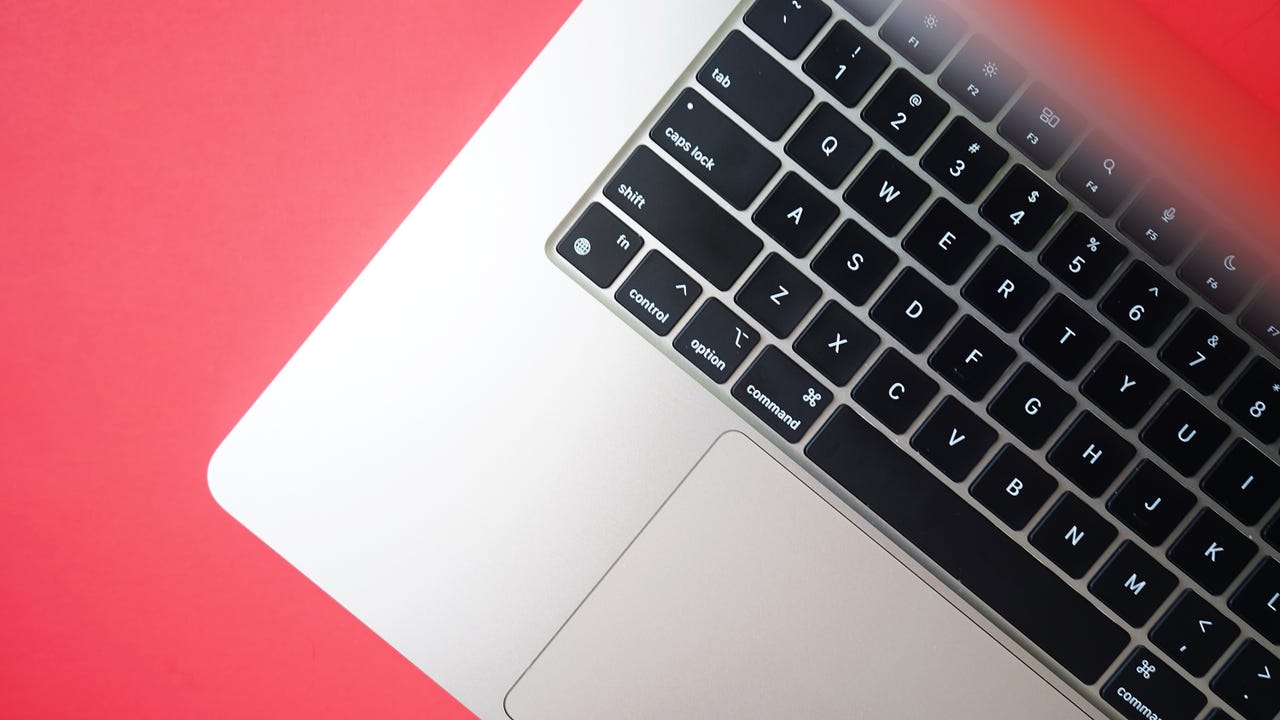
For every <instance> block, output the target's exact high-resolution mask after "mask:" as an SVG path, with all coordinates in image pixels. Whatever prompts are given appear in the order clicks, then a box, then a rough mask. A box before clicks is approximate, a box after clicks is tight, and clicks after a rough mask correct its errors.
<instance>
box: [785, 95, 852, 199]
mask: <svg viewBox="0 0 1280 720" xmlns="http://www.w3.org/2000/svg"><path fill="white" fill-rule="evenodd" d="M870 147H871V138H870V137H869V136H868V135H867V134H866V133H864V132H862V131H861V130H859V129H858V128H856V127H854V126H853V123H851V122H849V121H848V120H846V119H845V117H844V115H843V114H842V113H841V112H840V111H839V110H836V109H835V108H834V107H832V106H830V105H828V104H827V103H822V104H820V105H818V107H817V108H815V109H814V111H813V112H812V113H810V114H809V117H808V119H807V120H805V121H804V125H802V126H800V129H799V130H797V131H796V134H795V135H793V136H792V138H791V140H789V141H788V142H787V154H788V155H790V156H791V157H792V158H793V159H794V160H795V161H796V162H798V163H800V167H802V168H804V169H805V170H808V171H809V172H810V173H811V174H812V175H813V176H814V177H815V178H817V179H818V182H820V183H822V184H823V185H826V186H827V187H829V188H834V187H836V186H837V185H839V184H840V183H842V182H844V179H845V178H846V177H848V176H849V172H850V171H852V170H853V166H854V165H857V164H858V161H859V160H861V159H862V156H863V155H866V154H867V149H868V148H870Z"/></svg>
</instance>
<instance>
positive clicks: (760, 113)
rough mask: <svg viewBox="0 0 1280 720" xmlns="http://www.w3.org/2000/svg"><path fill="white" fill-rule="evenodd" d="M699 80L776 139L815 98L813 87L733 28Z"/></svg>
mask: <svg viewBox="0 0 1280 720" xmlns="http://www.w3.org/2000/svg"><path fill="white" fill-rule="evenodd" d="M698 82H699V83H700V84H701V85H702V86H703V87H704V88H706V89H707V90H709V91H711V94H712V95H715V96H716V97H718V98H720V100H722V101H723V102H724V104H725V105H728V106H729V108H730V109H731V110H733V111H734V112H736V113H738V115H740V116H741V117H742V119H743V120H746V121H747V122H748V123H750V124H751V127H753V128H755V129H756V130H759V131H760V134H761V135H764V136H765V137H767V138H769V139H770V140H777V139H778V138H780V137H782V134H783V133H784V132H786V131H787V128H789V127H791V124H792V123H793V122H795V121H796V118H797V117H799V116H800V113H801V112H802V111H804V109H805V107H807V106H808V105H809V101H810V100H812V99H813V91H812V90H810V89H809V88H808V87H807V86H806V85H805V84H804V83H803V82H801V81H800V80H799V79H797V78H796V77H795V76H794V75H792V74H791V71H790V70H787V69H786V68H784V67H782V65H781V64H779V63H778V61H776V60H774V59H773V58H772V57H770V56H769V53H767V52H765V51H764V50H761V49H760V47H759V46H757V45H756V44H755V43H753V42H751V40H750V39H749V38H747V36H746V35H744V34H743V33H741V32H739V31H737V30H734V31H733V32H731V33H729V36H728V37H726V38H725V39H724V42H723V43H721V44H720V47H719V49H717V50H716V52H715V54H714V55H712V56H711V58H710V59H708V60H707V62H706V64H705V65H703V66H702V69H701V70H700V71H698Z"/></svg>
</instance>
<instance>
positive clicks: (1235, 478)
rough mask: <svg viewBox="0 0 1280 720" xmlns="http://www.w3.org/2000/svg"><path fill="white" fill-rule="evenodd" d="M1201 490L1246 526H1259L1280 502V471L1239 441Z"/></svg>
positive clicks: (1214, 468) (1208, 475) (1208, 476)
mask: <svg viewBox="0 0 1280 720" xmlns="http://www.w3.org/2000/svg"><path fill="white" fill-rule="evenodd" d="M1200 487H1202V488H1204V491H1205V492H1206V493H1208V494H1209V497H1211V498H1213V499H1214V500H1217V501H1218V502H1219V503H1220V504H1221V505H1222V507H1224V508H1226V509H1227V510H1228V511H1229V512H1230V513H1231V514H1232V515H1235V516H1236V517H1237V518H1238V519H1239V520H1240V521H1241V522H1243V523H1244V524H1246V525H1257V524H1258V521H1259V520H1262V517H1263V516H1264V515H1266V514H1267V511H1268V510H1270V509H1271V506H1272V505H1273V504H1275V501H1276V498H1280V467H1277V466H1276V464H1275V463H1274V462H1272V461H1271V460H1269V459H1267V458H1266V457H1265V456H1263V454H1262V453H1260V452H1258V451H1257V450H1255V449H1254V447H1253V446H1252V445H1250V444H1249V443H1248V442H1245V441H1244V440H1240V439H1237V440H1236V441H1235V442H1234V443H1232V444H1231V447H1230V448H1229V449H1228V450H1227V452H1226V453H1224V454H1223V455H1222V459H1221V460H1219V461H1218V463H1217V464H1216V465H1214V466H1213V469H1212V470H1210V471H1209V472H1208V474H1206V475H1205V477H1204V480H1202V481H1200Z"/></svg>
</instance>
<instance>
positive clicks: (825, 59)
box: [804, 20, 889, 107]
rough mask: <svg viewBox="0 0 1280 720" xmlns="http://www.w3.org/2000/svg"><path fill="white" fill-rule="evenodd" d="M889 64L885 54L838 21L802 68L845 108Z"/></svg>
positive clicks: (874, 80)
mask: <svg viewBox="0 0 1280 720" xmlns="http://www.w3.org/2000/svg"><path fill="white" fill-rule="evenodd" d="M887 67H889V54H888V53H886V52H885V51H883V50H881V49H880V48H879V47H878V46H876V44H875V43H872V42H871V41H870V40H868V39H867V38H866V36H865V35H863V34H862V33H860V32H858V31H857V30H856V29H854V27H853V26H852V25H850V24H849V23H847V22H845V21H843V20H841V21H840V22H838V23H836V24H835V26H834V27H832V28H831V32H829V33H827V36H826V37H825V38H823V39H822V42H821V43H819V44H818V49H817V50H814V51H813V54H812V55H810V56H809V59H808V60H806V61H805V62H804V71H805V73H807V74H808V75H809V77H811V78H813V79H814V80H816V81H817V82H818V84H819V85H821V86H822V87H824V88H826V89H827V91H828V92H830V93H831V94H832V95H835V96H836V99H837V100H839V101H840V102H842V103H844V104H845V105H846V106H848V107H853V106H854V105H857V104H858V102H859V101H860V100H862V97H863V96H864V95H866V94H867V91H868V90H870V89H871V86H872V85H874V84H875V82H876V80H879V79H880V76H881V75H882V74H884V71H885V68H887Z"/></svg>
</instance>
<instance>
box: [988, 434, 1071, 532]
mask: <svg viewBox="0 0 1280 720" xmlns="http://www.w3.org/2000/svg"><path fill="white" fill-rule="evenodd" d="M1057 489H1058V481H1057V480H1054V479H1053V478H1052V477H1050V476H1049V473H1047V472H1045V471H1044V470H1041V469H1040V466H1039V465H1037V464H1036V463H1035V462H1033V461H1032V460H1031V459H1030V458H1028V457H1027V456H1026V455H1023V454H1022V453H1021V452H1019V451H1018V450H1017V449H1016V448H1014V447H1013V446H1012V445H1005V446H1004V447H1003V448H1001V450H1000V454H998V455H996V457H995V459H994V460H992V461H991V464H989V465H987V467H986V468H984V469H983V471H982V474H981V475H979V476H978V479H977V480H974V481H973V486H972V487H970V488H969V494H970V495H973V496H974V497H975V498H977V499H978V502H980V503H982V504H983V506H984V507H986V508H987V509H988V510H990V511H991V513H992V514H993V515H995V516H996V517H998V518H1000V519H1001V520H1003V521H1004V522H1005V523H1006V524H1008V526H1009V527H1011V528H1013V529H1014V530H1021V529H1022V528H1024V527H1026V526H1027V523H1029V522H1031V518H1032V517H1033V516H1034V515H1035V514H1036V513H1037V512H1039V510H1040V508H1042V507H1044V504H1045V503H1046V502H1048V500H1049V498H1050V497H1052V496H1053V493H1054V491H1056V490H1057Z"/></svg>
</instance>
